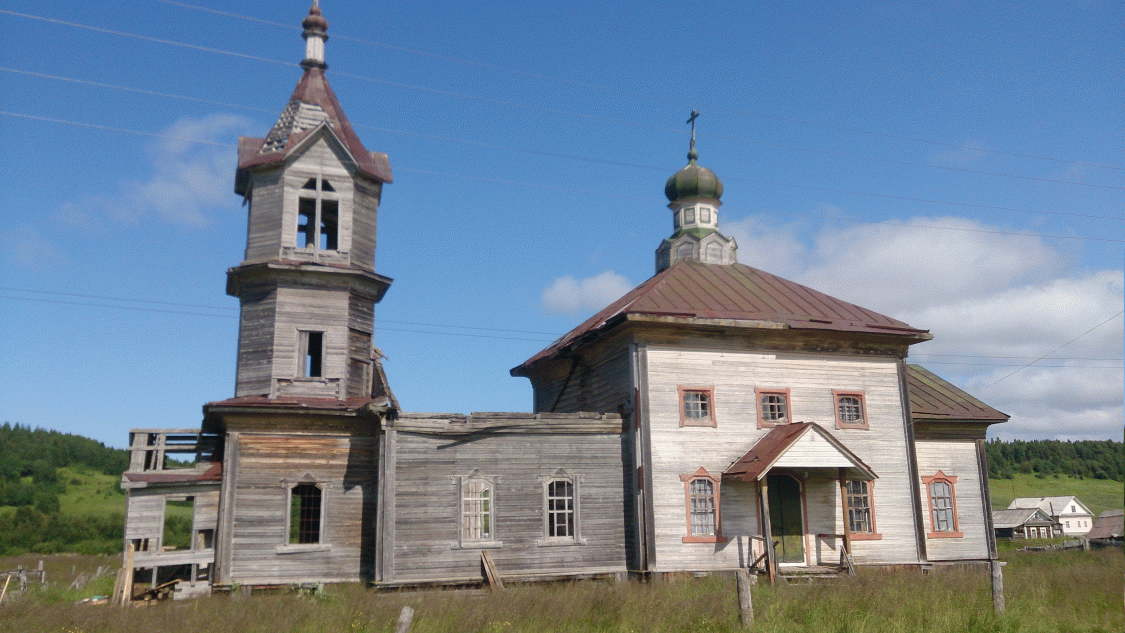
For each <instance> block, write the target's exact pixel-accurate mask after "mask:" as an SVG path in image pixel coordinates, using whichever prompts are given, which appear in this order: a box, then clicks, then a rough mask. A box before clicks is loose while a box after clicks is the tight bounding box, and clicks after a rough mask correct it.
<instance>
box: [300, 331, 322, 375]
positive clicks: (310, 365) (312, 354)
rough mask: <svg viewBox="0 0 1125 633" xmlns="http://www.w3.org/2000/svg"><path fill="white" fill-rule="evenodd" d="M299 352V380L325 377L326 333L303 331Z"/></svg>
mask: <svg viewBox="0 0 1125 633" xmlns="http://www.w3.org/2000/svg"><path fill="white" fill-rule="evenodd" d="M298 338H299V341H298V346H299V348H300V349H298V350H297V362H298V367H297V369H298V371H297V377H298V378H323V377H324V332H316V331H312V330H301V331H300V332H299V337H298Z"/></svg>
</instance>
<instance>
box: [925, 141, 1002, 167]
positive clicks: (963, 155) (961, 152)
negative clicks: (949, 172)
mask: <svg viewBox="0 0 1125 633" xmlns="http://www.w3.org/2000/svg"><path fill="white" fill-rule="evenodd" d="M989 153H990V152H988V151H987V148H986V147H985V146H984V144H983V143H981V142H979V141H965V142H964V143H962V144H961V146H960V147H950V148H947V149H941V150H934V151H932V152H930V163H932V164H934V165H951V166H954V167H963V166H965V165H968V164H969V163H972V162H975V161H976V160H978V159H980V158H982V157H984V156H986V155H988V154H989Z"/></svg>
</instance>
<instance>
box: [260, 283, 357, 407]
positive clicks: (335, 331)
mask: <svg viewBox="0 0 1125 633" xmlns="http://www.w3.org/2000/svg"><path fill="white" fill-rule="evenodd" d="M350 305H351V295H350V294H349V287H348V286H347V284H346V283H339V282H337V283H336V284H332V283H329V282H328V281H327V280H324V279H321V278H315V279H312V278H310V279H309V280H308V281H307V282H306V283H300V284H297V283H292V284H289V283H287V284H285V285H284V286H281V287H279V288H278V289H277V313H276V318H275V320H274V323H273V325H274V340H275V345H274V361H273V378H274V379H275V380H278V381H282V380H284V381H286V382H278V388H277V392H278V395H294V396H319V397H330V398H336V397H342V395H343V394H341V392H340V384H341V382H342V381H343V380H344V377H345V371H346V368H347V360H348V323H349V307H350ZM302 330H315V331H321V332H324V359H323V363H324V367H323V376H322V377H321V378H302V379H296V380H293V379H294V377H295V376H297V374H298V366H299V365H298V364H299V363H300V362H303V360H304V359H299V358H297V353H298V350H299V340H300V332H301V331H302Z"/></svg>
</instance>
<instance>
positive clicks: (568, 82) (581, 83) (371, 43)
mask: <svg viewBox="0 0 1125 633" xmlns="http://www.w3.org/2000/svg"><path fill="white" fill-rule="evenodd" d="M156 1H157V2H161V3H163V4H168V5H172V6H177V7H182V8H185V9H193V10H196V11H206V12H208V13H214V14H217V15H222V16H224V17H229V18H235V19H239V20H247V21H250V22H258V23H261V24H267V25H269V26H275V27H279V28H284V29H289V30H294V31H296V30H300V29H299V28H298V27H296V26H294V25H292V24H284V23H281V22H274V21H272V20H265V19H262V18H256V17H253V16H248V15H241V14H238V13H230V12H227V11H219V10H217V9H212V8H209V7H202V6H198V5H193V4H187V3H184V2H175V1H173V0H156ZM332 37H334V38H338V39H342V40H347V41H351V42H357V43H360V44H367V45H369V46H376V47H380V48H385V49H388V50H394V51H400V52H404V53H410V54H412V55H421V56H425V57H432V58H434V59H440V60H443V61H450V62H455V63H458V64H465V65H469V66H476V67H478V68H487V69H489V70H497V71H500V72H505V73H511V74H515V75H520V76H524V77H531V78H534V79H545V80H548V81H554V82H557V83H562V84H566V85H570V86H575V87H579V88H589V89H594V90H600V91H603V92H610V93H614V94H620V95H626V96H631V97H640V98H643V99H651V100H655V101H662V102H665V103H680V104H684V105H690V106H698V105H699V103H698V102H697V101H692V102H688V101H684V100H682V99H676V98H672V97H668V96H664V95H653V94H646V93H642V92H635V91H631V90H622V89H621V88H614V87H611V86H602V85H598V84H592V83H588V82H584V81H575V80H572V79H564V78H561V77H555V76H552V75H543V74H539V73H533V72H529V71H525V70H518V69H514V68H507V67H504V66H497V65H494V64H486V63H484V62H478V61H472V60H467V59H461V58H458V57H451V56H449V55H440V54H438V53H433V52H429V51H424V50H420V49H413V48H406V47H403V46H396V45H393V44H386V43H384V42H376V41H373V40H367V39H362V38H358V37H352V36H348V35H340V34H336V33H333V35H332ZM707 107H708V108H709V109H715V110H719V111H721V112H730V113H733V114H740V115H743V116H750V117H758V118H763V119H768V120H771V121H784V122H787V123H800V124H802V125H810V126H815V127H821V128H825V129H831V130H837V131H841V132H853V133H856V134H866V135H869V136H878V137H882V138H891V139H895V140H901V141H912V142H916V143H927V144H930V145H938V146H941V147H948V148H951V149H963V150H969V151H974V152H987V153H990V154H998V155H1001V156H1012V157H1017V158H1031V159H1034V160H1043V161H1050V162H1056V163H1066V164H1073V165H1083V166H1086V167H1099V168H1102V169H1112V170H1121V171H1125V167H1118V166H1115V165H1103V164H1098V163H1088V162H1082V161H1075V160H1067V159H1061V158H1051V157H1047V156H1038V155H1035V154H1021V153H1017V152H1007V151H1003V150H995V149H988V148H985V147H975V146H971V145H958V144H956V143H947V142H943V141H934V140H929V139H923V138H918V137H912V136H903V135H898V134H890V133H887V132H875V131H871V130H863V129H859V128H851V127H845V126H839V125H832V124H829V123H823V122H819V121H809V120H806V119H796V118H792V117H782V116H776V115H769V114H763V113H760V112H751V111H748V110H740V109H733V108H725V107H722V106H718V105H714V104H707Z"/></svg>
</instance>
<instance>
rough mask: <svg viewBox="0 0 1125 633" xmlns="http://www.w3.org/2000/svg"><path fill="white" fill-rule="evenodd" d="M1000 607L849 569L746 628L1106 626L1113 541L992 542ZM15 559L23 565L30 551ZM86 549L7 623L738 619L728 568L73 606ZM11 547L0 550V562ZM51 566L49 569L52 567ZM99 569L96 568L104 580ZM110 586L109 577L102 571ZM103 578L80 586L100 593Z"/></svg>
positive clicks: (492, 632) (456, 624)
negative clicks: (1070, 546) (1038, 545)
mask: <svg viewBox="0 0 1125 633" xmlns="http://www.w3.org/2000/svg"><path fill="white" fill-rule="evenodd" d="M1005 558H1006V560H1007V561H1008V563H1009V564H1008V565H1007V566H1006V567H1005V571H1004V583H1005V590H1006V600H1007V607H1008V608H1007V611H1006V612H1005V613H1004V614H1003V615H1000V616H997V615H995V614H994V613H993V611H992V599H991V593H990V589H989V587H990V584H989V577H988V573H987V571H985V570H983V569H959V568H950V569H943V570H941V571H937V572H935V573H931V574H925V575H923V574H920V573H918V572H917V571H914V570H907V571H893V572H886V571H871V570H861V573H860V575H859V576H857V577H855V578H848V579H842V580H839V581H836V582H833V583H823V584H815V585H808V584H798V585H777V586H772V587H771V586H767V585H765V584H760V585H758V586H756V587H755V588H754V590H753V599H754V611H755V625H754V627H753V629H752V630H753V631H756V632H769V633H773V632H779V633H780V632H782V631H785V632H791V631H808V632H810V633H821V632H823V633H828V632H831V633H844V632H847V633H882V632H895V633H913V632H915V631H924V632H925V633H965V632H970V633H971V632H996V633H1000V632H1003V633H1009V632H1010V633H1015V632H1017V631H1019V632H1025V631H1026V632H1028V633H1047V632H1051V633H1054V632H1056V631H1064V632H1073V633H1085V632H1088V633H1108V632H1112V633H1118V632H1120V631H1122V630H1125V613H1123V609H1122V591H1123V589H1125V587H1123V582H1125V581H1123V576H1122V572H1123V570H1125V556H1123V554H1122V552H1121V550H1101V551H1092V552H1082V551H1066V552H1041V553H1025V552H1011V553H1007V554H1005ZM22 560H23V564H29V565H30V566H34V561H33V560H31V559H22ZM99 560H106V559H105V558H101V559H96V558H95V557H73V556H54V557H50V562H49V563H48V565H47V569H48V577H49V578H52V577H53V578H54V583H56V584H54V585H53V586H52V587H51V588H49V589H48V590H46V591H43V592H32V593H30V594H29V595H23V596H16V597H15V599H14V600H8V599H6V600H5V603H4V605H3V606H2V607H0V626H3V627H4V629H5V630H11V631H32V630H34V631H63V632H65V633H95V632H102V631H105V632H110V633H113V632H126V631H129V632H131V631H239V632H240V633H241V632H245V633H303V632H314V631H315V632H320V631H333V632H337V631H338V632H347V633H376V632H384V631H386V632H390V631H392V630H393V629H394V625H395V621H396V619H397V618H398V614H399V611H400V610H401V609H402V607H403V606H407V605H409V606H411V607H412V608H413V609H414V610H415V618H414V626H413V627H412V628H411V632H412V633H445V632H478V631H479V632H484V633H507V632H522V631H535V632H536V633H554V632H564V631H565V632H568V633H585V632H607V633H608V632H612V633H625V632H637V633H650V632H651V633H662V632H672V631H693V632H704V633H706V632H724V631H741V630H745V629H743V628H742V627H741V625H740V624H739V621H738V606H737V599H736V594H735V589H734V582H733V580H732V578H731V577H729V576H714V577H709V578H693V577H691V576H684V577H680V578H675V579H673V580H669V581H662V582H655V583H652V584H641V583H635V582H629V583H621V584H611V583H603V582H583V583H556V584H550V585H533V586H511V587H509V589H508V590H506V591H503V592H496V593H487V592H484V593H482V592H424V593H423V592H416V593H389V594H383V593H375V592H373V591H371V590H368V589H365V588H363V587H361V586H357V585H347V586H333V587H328V588H326V589H325V590H323V591H321V592H318V593H316V594H307V593H294V592H282V593H278V594H272V595H266V594H261V593H256V594H254V595H251V596H242V595H237V594H236V595H234V596H229V597H228V596H214V597H211V598H205V599H200V600H193V601H184V602H169V603H160V604H155V605H153V606H150V607H148V608H144V607H135V608H129V609H115V608H110V607H106V606H78V605H75V604H74V601H75V600H77V599H78V598H80V597H82V595H81V593H82V592H74V591H64V590H62V589H60V588H59V587H61V586H65V583H68V582H69V580H70V579H69V577H68V576H67V570H69V569H71V568H74V569H76V570H80V569H87V570H92V569H94V568H95V567H96V566H97V564H99ZM14 563H15V560H13V559H0V568H3V569H9V568H11V566H12V565H13V564H14ZM52 570H54V571H52ZM111 580H112V579H110V581H111ZM109 585H110V586H111V585H112V582H110V583H109ZM104 586H105V583H104V582H103V583H102V585H96V586H91V587H88V588H87V590H86V593H87V594H89V592H92V591H101V590H103V587H104Z"/></svg>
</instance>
